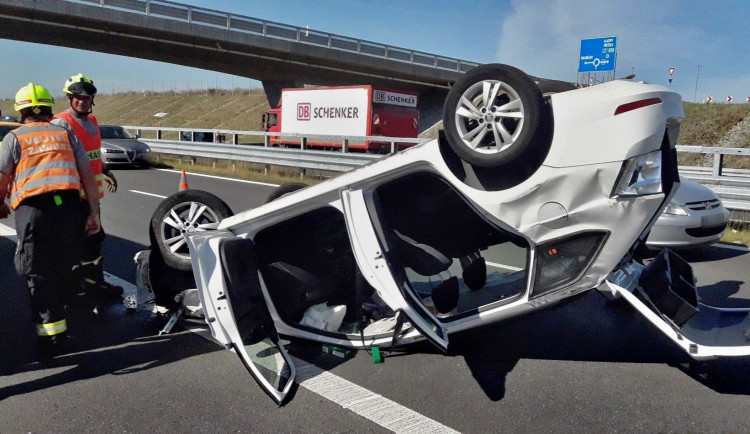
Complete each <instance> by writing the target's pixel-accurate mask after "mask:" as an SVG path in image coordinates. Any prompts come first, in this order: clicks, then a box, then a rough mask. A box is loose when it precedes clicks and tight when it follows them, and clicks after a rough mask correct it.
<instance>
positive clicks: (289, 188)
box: [266, 182, 308, 203]
mask: <svg viewBox="0 0 750 434" xmlns="http://www.w3.org/2000/svg"><path fill="white" fill-rule="evenodd" d="M307 186H308V185H307V184H305V183H304V182H288V183H286V184H281V185H280V186H278V187H276V189H274V190H273V191H272V192H271V194H269V195H268V198H267V199H266V203H268V202H271V201H273V200H276V199H278V198H280V197H281V196H283V195H285V194H289V193H292V192H295V191H297V190H302V189H303V188H305V187H307Z"/></svg>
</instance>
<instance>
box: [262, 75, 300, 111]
mask: <svg viewBox="0 0 750 434" xmlns="http://www.w3.org/2000/svg"><path fill="white" fill-rule="evenodd" d="M261 83H263V91H264V92H265V93H266V98H268V103H269V104H270V105H271V108H276V107H278V105H279V100H280V99H281V89H285V88H288V87H302V86H304V84H302V83H300V82H297V81H292V80H289V81H267V80H263V81H262V82H261Z"/></svg>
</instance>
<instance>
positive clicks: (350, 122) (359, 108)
mask: <svg viewBox="0 0 750 434" xmlns="http://www.w3.org/2000/svg"><path fill="white" fill-rule="evenodd" d="M418 97H419V94H418V93H417V92H411V91H404V90H393V89H385V88H380V87H375V86H370V85H362V86H334V87H309V88H290V89H282V91H281V99H280V100H279V105H278V107H277V108H275V109H271V110H270V111H269V112H268V113H265V114H264V115H263V121H262V123H263V125H262V128H263V130H264V131H267V132H269V133H280V135H279V136H271V145H272V146H289V147H299V146H300V143H301V140H302V136H305V135H321V136H351V137H362V136H383V137H406V138H416V137H417V135H418V134H419V110H418V109H417V102H418ZM287 135H291V136H287ZM306 144H307V147H309V148H316V149H340V148H341V147H342V141H341V140H335V139H319V138H313V139H308V140H307V142H306ZM413 145H414V143H396V147H397V149H405V148H408V147H410V146H413ZM349 149H350V150H353V151H361V152H368V153H388V152H390V150H391V143H390V141H378V140H364V139H360V140H356V139H354V140H350V141H349Z"/></svg>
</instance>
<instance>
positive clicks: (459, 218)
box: [371, 173, 530, 321]
mask: <svg viewBox="0 0 750 434" xmlns="http://www.w3.org/2000/svg"><path fill="white" fill-rule="evenodd" d="M371 214H372V215H374V216H375V218H373V221H375V222H376V223H375V226H376V230H377V231H378V233H379V237H380V238H381V241H382V244H383V245H384V249H385V254H386V258H387V259H388V262H389V263H390V264H391V267H392V268H393V270H394V272H395V274H396V276H397V277H398V276H400V278H401V280H402V281H403V282H405V283H406V284H407V285H408V286H409V287H410V288H412V290H413V291H414V292H416V293H417V294H418V295H419V297H420V298H421V300H422V303H424V304H425V305H426V306H427V308H428V309H429V310H430V311H432V312H433V313H434V314H436V315H437V316H438V318H439V319H441V320H442V321H445V320H446V319H447V318H454V317H456V316H461V315H467V314H469V313H470V312H476V311H477V310H482V309H484V308H486V306H488V305H491V304H494V303H498V302H499V303H504V302H507V301H509V300H511V299H513V298H516V297H517V296H519V295H521V294H523V293H524V292H525V290H526V286H527V281H528V272H529V266H528V263H529V252H530V248H529V245H528V243H527V242H526V241H525V240H523V239H522V238H521V237H519V236H517V235H515V234H513V233H511V232H509V231H506V230H503V229H502V228H500V227H497V226H495V225H494V224H492V223H490V222H489V221H487V220H486V219H485V218H483V217H482V216H481V215H480V214H479V213H478V212H477V211H476V210H475V209H474V208H473V207H472V206H470V205H469V204H468V203H467V202H466V200H464V199H463V198H462V197H461V195H460V194H459V193H458V192H457V191H456V190H455V189H454V188H453V187H452V186H450V185H449V184H448V183H447V182H445V181H444V180H443V179H441V178H440V177H438V176H436V175H434V174H431V173H417V174H411V175H408V176H405V177H403V178H400V179H397V180H394V181H390V182H388V183H386V184H383V185H381V186H379V187H378V188H377V189H376V190H375V192H373V196H372V201H371ZM454 276H455V277H454ZM452 280H457V285H456V282H452Z"/></svg>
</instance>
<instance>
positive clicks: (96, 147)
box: [55, 110, 104, 199]
mask: <svg viewBox="0 0 750 434" xmlns="http://www.w3.org/2000/svg"><path fill="white" fill-rule="evenodd" d="M55 117H56V118H59V119H65V121H66V122H67V123H68V125H70V126H71V127H72V128H73V132H74V133H76V136H77V137H78V140H80V141H81V144H82V145H83V148H84V149H85V150H86V152H87V153H88V154H89V161H90V162H91V169H92V170H93V171H94V178H96V185H97V188H98V189H99V199H101V198H103V197H104V176H103V175H102V171H103V169H104V164H103V163H102V136H101V134H100V133H99V122H97V120H96V117H95V116H94V115H91V114H90V115H89V116H88V118H89V119H90V120H91V122H93V123H94V126H95V127H96V134H94V135H92V134H90V133H89V132H88V131H86V128H84V127H83V125H81V122H80V121H79V120H78V119H77V118H76V117H75V116H73V115H72V114H71V113H70V112H69V111H67V110H66V111H64V112H62V113H59V114H56V115H55ZM81 196H83V197H86V194H85V192H84V191H83V190H81Z"/></svg>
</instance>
